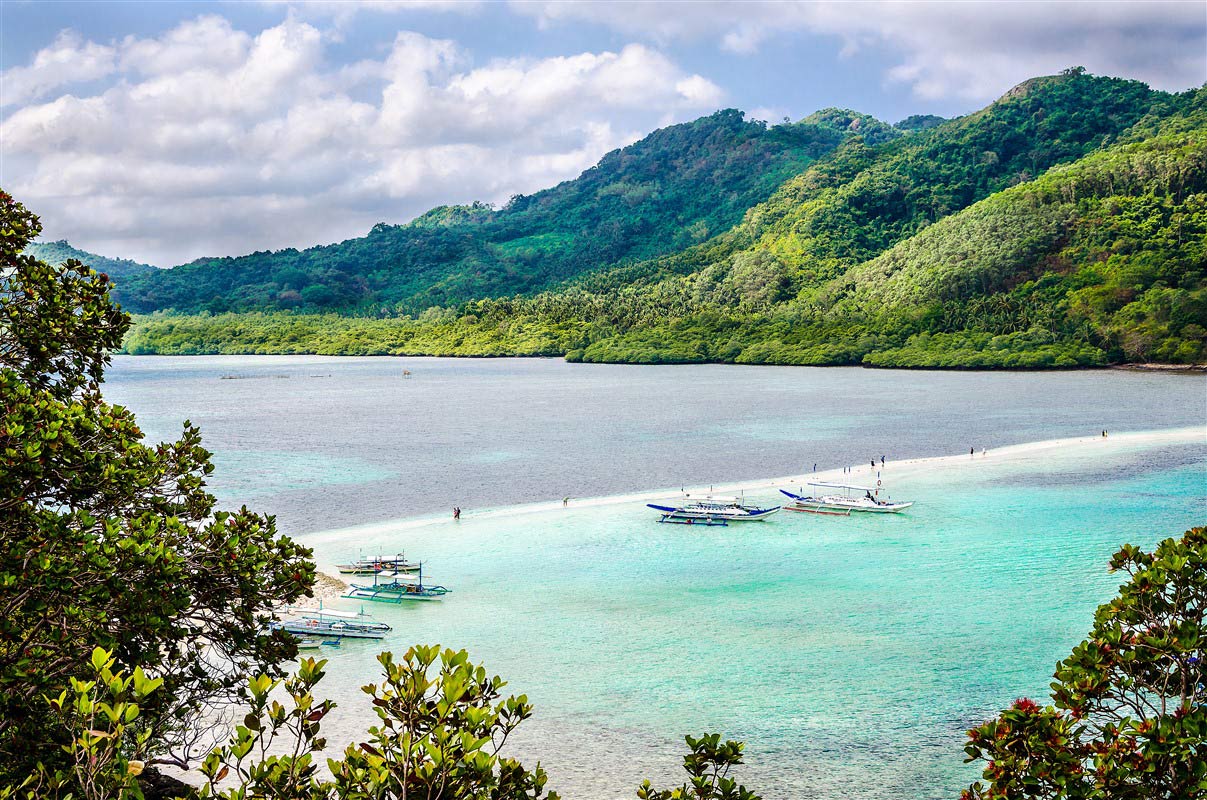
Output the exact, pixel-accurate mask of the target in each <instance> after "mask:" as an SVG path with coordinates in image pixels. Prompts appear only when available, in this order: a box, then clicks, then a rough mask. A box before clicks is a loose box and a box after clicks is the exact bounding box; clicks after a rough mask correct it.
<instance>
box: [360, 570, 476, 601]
mask: <svg viewBox="0 0 1207 800" xmlns="http://www.w3.org/2000/svg"><path fill="white" fill-rule="evenodd" d="M450 591H452V590H451V589H449V588H447V587H444V586H430V585H424V583H423V566H422V564H421V565H420V569H419V572H418V574H414V573H410V572H379V573H377V574H376V575H374V576H373V585H371V586H362V585H359V584H355V583H354V584H352V588H351V589H350V590H349V591H348V593H347V594H345V595H344V597H346V598H349V599H353V600H370V601H372V602H374V603H402V602H405V601H407V600H439V599H440V598H442V597H444V595H446V594H448V593H449V592H450Z"/></svg>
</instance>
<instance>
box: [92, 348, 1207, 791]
mask: <svg viewBox="0 0 1207 800" xmlns="http://www.w3.org/2000/svg"><path fill="white" fill-rule="evenodd" d="M400 363H402V362H399V361H398V360H393V359H379V360H368V359H353V360H348V361H337V360H331V359H328V360H321V359H275V360H274V359H215V360H204V359H198V360H185V359H145V360H143V359H125V360H123V361H121V362H119V364H118V368H117V369H115V371H114V373H113V374H112V378H111V383H110V384H108V385H107V394H108V395H109V396H110V397H111V398H116V399H120V400H122V401H123V402H126V403H127V404H129V405H131V406H132V407H133V408H134V409H135V411H136V412H137V413H138V414H139V415H140V421H141V422H143V424H144V427H145V428H146V429H147V430H149V431H151V432H152V433H153V434H160V431H162V432H163V433H162V434H160V435H170V434H171V432H172V427H173V426H174V425H175V424H176V422H177V421H178V420H179V419H181V418H183V417H185V416H190V417H192V418H193V421H194V422H201V423H202V424H203V426H204V429H205V430H206V432H207V434H208V435H207V442H208V443H209V446H210V447H211V448H212V449H215V450H216V451H218V452H219V453H225V454H226V455H224V456H222V459H223V460H220V461H219V474H218V475H217V477H216V489H217V490H218V491H219V493H220V495H221V496H223V497H224V498H229V500H230V501H232V502H233V501H236V500H237V498H239V497H240V496H241V495H243V494H246V495H247V496H248V497H251V498H252V499H253V500H254V505H255V507H257V508H260V509H263V510H267V511H272V512H274V513H278V514H279V515H280V516H281V519H282V522H283V523H284V527H285V529H286V530H289V531H290V532H292V533H296V534H298V535H299V538H301V539H302V540H303V541H304V542H306V543H308V544H310V545H312V546H313V547H314V548H315V551H316V556H317V558H318V560H319V562H320V564H321V565H330V564H334V563H336V562H338V561H340V560H342V559H345V558H349V557H354V556H355V555H357V554H358V552H366V553H372V552H379V551H380V552H385V553H393V552H397V551H399V550H405V551H406V553H407V554H408V555H409V556H411V557H413V558H422V559H423V560H424V561H425V564H426V570H427V572H428V574H429V577H430V578H431V579H432V580H433V581H434V582H438V583H444V584H446V585H448V586H450V587H452V588H453V589H454V592H453V594H451V595H449V596H448V597H447V598H446V599H445V600H444V601H442V602H439V603H429V604H416V605H414V606H411V607H404V608H396V607H391V606H387V605H372V606H371V610H372V611H373V612H374V613H375V615H376V617H377V619H379V620H382V621H386V622H389V623H390V624H391V625H393V626H394V631H393V633H392V634H391V636H390V638H389V639H387V640H386V641H385V642H384V643H382V644H377V643H356V642H347V643H345V644H344V646H343V647H342V648H341V649H339V650H334V651H330V652H329V653H327V654H326V655H327V657H329V658H330V660H331V662H332V666H331V668H330V670H329V672H330V677H329V679H328V681H327V682H326V684H325V690H326V693H327V695H328V696H331V697H333V698H334V699H336V700H337V701H338V702H339V703H340V709H339V710H338V712H337V713H336V714H335V715H334V717H333V718H330V722H329V723H325V727H326V728H327V731H328V734H329V736H330V738H331V741H332V744H333V746H334V745H335V743H337V742H342V741H346V740H349V739H351V738H353V737H355V736H357V735H359V733H360V732H361V731H363V730H364V728H365V727H366V726H367V725H368V724H370V721H371V719H372V714H371V712H370V709H369V707H368V705H367V704H366V703H365V702H364V700H363V699H362V698H363V695H361V693H360V692H359V687H360V686H361V685H362V684H364V683H366V682H369V681H370V680H373V679H374V676H375V668H376V664H375V662H374V660H373V657H374V655H375V654H376V652H377V650H378V649H380V647H381V646H385V647H389V648H394V649H397V650H403V649H405V648H406V647H407V646H408V645H409V644H412V643H415V642H439V643H442V644H446V645H452V646H455V647H464V648H467V649H469V650H470V652H471V654H472V655H473V657H474V658H475V659H477V660H479V661H482V662H484V663H486V665H487V666H488V668H489V669H490V670H491V671H492V672H495V673H497V674H500V675H502V676H504V677H505V678H506V679H508V680H509V681H510V689H511V690H512V691H514V692H517V693H519V692H524V693H527V694H528V695H529V698H530V699H531V700H532V701H533V702H534V704H535V705H536V716H535V717H534V718H533V719H532V720H530V721H529V722H527V723H525V725H524V726H523V727H522V728H521V729H520V731H519V732H517V734H516V738H515V739H514V741H513V746H514V749H513V751H512V752H513V753H514V754H516V755H518V756H520V757H522V758H524V759H525V760H530V761H532V760H536V759H537V758H539V759H540V760H541V761H542V763H543V764H544V766H545V767H546V769H547V770H548V771H549V773H550V785H551V787H552V788H555V789H557V790H558V791H560V792H562V794H563V795H564V796H566V797H568V798H580V799H582V800H608V799H610V798H620V797H632V796H633V791H634V789H635V787H636V786H637V785H638V784H639V783H640V781H641V779H642V778H645V777H650V778H652V779H655V780H656V781H659V782H664V783H670V782H672V781H678V780H680V779H681V778H680V776H681V774H682V773H681V770H680V768H679V763H680V759H681V755H682V750H683V744H682V735H683V734H685V733H698V732H701V731H704V730H716V731H720V732H722V733H723V734H725V735H726V736H730V737H734V738H739V739H743V740H745V741H746V742H747V765H746V766H745V767H743V768H742V772H741V777H742V779H743V780H744V781H745V782H746V783H747V784H748V785H750V786H751V787H752V788H757V789H758V790H759V791H761V792H762V793H763V794H764V796H766V797H768V798H810V797H818V798H873V799H876V798H932V797H933V798H954V797H957V796H958V794H959V790H960V788H961V787H963V786H965V785H966V784H967V783H968V782H969V781H971V780H972V779H974V778H975V777H976V771H975V769H970V767H969V766H968V765H964V764H963V763H962V759H963V752H962V744H963V732H964V730H966V729H967V728H968V727H970V726H972V725H975V724H977V723H979V722H981V721H983V720H984V719H986V718H987V717H989V716H991V715H992V714H993V713H994V712H995V711H996V710H997V709H999V708H1001V707H1003V706H1004V705H1006V704H1008V703H1009V702H1010V701H1011V700H1013V699H1014V698H1015V697H1018V696H1022V695H1029V696H1033V697H1042V696H1043V695H1044V693H1045V691H1046V688H1047V684H1048V682H1049V680H1050V675H1051V672H1052V669H1053V666H1054V664H1055V662H1056V661H1057V660H1058V659H1060V658H1061V657H1063V656H1064V655H1065V654H1067V652H1068V651H1069V649H1070V648H1071V647H1072V646H1073V645H1074V644H1076V643H1077V642H1078V641H1080V640H1081V638H1082V637H1083V636H1084V634H1085V632H1086V631H1087V630H1088V628H1089V626H1090V623H1091V615H1092V612H1093V609H1094V608H1095V606H1096V605H1097V604H1099V603H1101V602H1103V601H1104V600H1106V599H1107V598H1109V597H1110V595H1111V594H1112V593H1113V591H1114V589H1115V587H1116V586H1117V585H1118V583H1119V578H1118V577H1117V576H1112V575H1110V574H1108V573H1107V572H1106V567H1105V565H1106V562H1107V560H1108V559H1109V557H1110V555H1111V554H1112V553H1113V552H1114V551H1115V550H1116V549H1117V548H1118V546H1119V545H1120V544H1122V543H1123V542H1125V541H1130V542H1134V543H1136V544H1139V545H1143V546H1151V545H1152V544H1154V543H1155V542H1156V541H1158V540H1159V539H1160V538H1163V537H1165V536H1169V535H1176V534H1178V533H1180V532H1181V531H1182V530H1184V529H1185V528H1187V527H1189V526H1190V525H1192V524H1203V521H1204V520H1205V519H1207V513H1205V512H1207V484H1205V482H1207V475H1205V465H1207V442H1205V437H1204V423H1205V422H1207V410H1205V409H1204V388H1205V386H1207V382H1204V381H1203V380H1202V378H1201V377H1195V376H1153V375H1134V374H1127V373H1106V372H1101V373H1047V374H1034V375H997V374H975V373H974V374H951V373H904V374H903V373H895V372H887V371H876V372H872V371H866V370H795V369H750V370H743V369H741V368H685V369H682V370H680V369H666V370H660V371H659V370H655V371H646V370H647V368H641V367H631V368H630V367H625V368H620V367H618V368H605V369H603V370H586V371H583V372H579V371H578V367H576V366H573V365H564V364H560V363H558V362H510V361H496V362H445V361H443V360H439V359H437V360H430V361H428V360H414V361H408V362H406V363H407V364H408V365H409V368H410V369H412V371H413V372H414V373H415V378H413V379H412V380H411V381H409V382H406V386H403V385H402V384H403V383H404V382H402V381H400V380H398V379H397V376H396V374H395V373H396V372H397V370H398V369H399V364H400ZM731 369H732V371H731ZM425 370H426V371H428V372H429V374H430V378H424V377H423V373H424V371H425ZM236 371H239V372H240V374H245V375H259V376H260V378H259V379H256V378H254V377H247V378H245V379H243V380H229V381H219V380H218V378H219V376H220V375H221V374H227V373H233V372H236ZM329 373H330V374H332V376H333V377H331V378H327V377H323V378H311V377H309V376H310V375H311V374H323V375H324V376H326V375H327V374H329ZM282 374H287V375H290V376H292V377H291V378H289V379H283V378H274V377H273V376H275V375H282ZM685 387H690V391H685ZM403 392H410V393H411V394H410V395H402V394H401V393H403ZM400 398H401V399H400ZM475 399H476V401H477V403H476V405H475V404H474V401H475ZM1077 403H1080V404H1081V405H1080V410H1079V407H1078V406H1077V405H1076V404H1077ZM876 409H881V411H880V412H877V411H876ZM651 419H652V420H654V421H653V422H651V421H650V420H651ZM1089 419H1093V420H1094V423H1093V425H1090V424H1088V420H1089ZM1187 426H1194V427H1193V428H1192V429H1191V430H1189V431H1188V432H1186V433H1184V434H1182V435H1180V436H1177V437H1173V438H1169V437H1166V438H1165V439H1161V440H1149V439H1144V438H1141V437H1133V436H1126V435H1124V432H1125V431H1127V430H1151V429H1158V428H1173V427H1177V428H1186V427H1187ZM1087 427H1089V428H1091V432H1097V431H1096V430H1093V429H1100V428H1104V427H1105V428H1110V429H1111V430H1112V432H1113V435H1112V437H1111V438H1109V439H1108V440H1106V441H1102V440H1101V439H1100V438H1090V439H1088V440H1087V441H1083V442H1080V443H1076V444H1069V445H1067V446H1063V447H1055V448H1048V449H1046V450H1037V451H1035V452H1033V453H1027V452H1024V453H1016V454H1013V455H1008V454H1006V453H1002V452H1000V449H999V448H1001V447H1002V446H1003V445H1005V444H1009V443H1017V442H1025V441H1031V440H1038V439H1049V438H1055V437H1061V436H1078V435H1083V434H1085V433H1087V431H1086V430H1085V428H1087ZM969 443H971V444H975V446H976V447H977V452H978V455H977V457H976V458H968V457H967V456H965V457H963V458H960V459H955V460H951V461H948V462H943V463H942V464H941V465H940V466H937V467H933V468H928V469H923V468H921V467H919V466H917V465H911V464H907V463H902V462H903V460H904V459H905V458H907V457H913V456H924V455H937V454H946V453H952V452H967V448H968V446H969ZM982 445H983V446H987V447H989V448H990V452H989V455H988V456H987V457H981V456H980V455H979V452H980V447H981V446H982ZM885 451H887V453H888V455H889V463H888V466H887V467H886V468H885V470H884V475H883V477H884V479H885V481H886V483H887V485H888V486H889V487H890V488H891V490H892V494H893V496H894V497H896V498H910V499H915V500H917V501H918V505H916V506H915V507H914V508H912V509H910V511H909V512H907V513H906V514H904V515H900V516H895V517H860V516H853V517H850V518H830V517H818V516H813V515H792V514H787V513H783V514H780V515H778V516H777V517H775V518H774V519H772V520H771V521H768V522H766V523H753V524H749V525H746V526H731V527H729V528H707V529H689V528H687V527H685V526H672V525H659V524H657V523H656V522H655V521H654V520H655V517H654V515H653V514H652V512H650V511H648V510H647V509H645V508H644V506H643V504H642V502H640V501H636V500H629V501H623V502H614V503H608V504H601V505H585V503H586V502H587V501H581V500H576V501H575V503H573V504H572V505H571V507H570V508H568V509H562V508H554V509H552V510H548V511H542V512H539V513H501V514H498V515H494V516H483V515H479V514H478V513H477V511H478V510H479V509H482V508H486V507H504V506H507V505H509V503H510V502H512V501H515V502H518V501H540V500H550V499H560V497H561V496H563V495H565V494H572V495H573V496H575V497H576V498H579V497H588V496H592V495H606V494H617V493H621V492H627V491H633V490H643V489H650V488H654V487H658V486H662V487H667V486H678V485H680V484H681V483H688V484H691V483H696V484H701V483H709V482H711V481H714V480H715V481H717V482H718V483H719V482H721V481H725V480H736V479H746V478H755V477H763V478H767V477H771V476H775V475H780V474H791V473H797V472H801V471H804V470H807V469H808V468H810V467H811V466H812V463H811V462H812V461H814V460H816V461H818V462H820V467H821V468H823V469H825V468H827V467H835V466H838V465H840V464H843V463H847V462H850V463H855V464H860V463H862V464H865V465H866V458H867V455H868V454H871V453H874V454H876V455H879V454H880V453H881V452H885ZM861 470H862V472H864V473H866V466H865V467H863V468H861ZM855 477H856V479H857V480H862V479H865V478H866V475H862V474H860V473H857V474H856V476H855ZM692 478H694V479H695V480H692ZM448 482H452V483H455V486H454V487H453V491H449V490H448V487H447V486H445V485H444V484H445V483H448ZM564 487H572V488H564ZM747 497H748V498H751V499H754V500H767V501H771V500H773V499H775V498H776V492H775V491H774V490H773V489H771V490H768V489H765V490H761V491H755V492H747ZM458 498H467V499H464V500H462V501H461V503H460V504H461V505H463V506H465V507H467V508H468V509H470V511H471V513H470V515H469V516H467V517H466V518H465V519H463V520H461V521H460V522H459V523H453V522H451V521H447V520H446V519H444V518H443V517H444V516H445V514H446V508H447V505H449V504H450V503H451V501H454V500H456V499H458ZM555 505H556V503H555ZM435 514H439V515H440V519H439V520H438V521H434V522H430V523H424V522H423V520H422V519H420V520H418V521H417V519H416V518H420V517H424V516H425V515H426V516H429V517H430V516H432V515H435ZM347 525H360V526H362V527H354V528H346V527H344V526H347ZM343 606H344V607H354V606H348V605H347V604H346V603H344V604H343Z"/></svg>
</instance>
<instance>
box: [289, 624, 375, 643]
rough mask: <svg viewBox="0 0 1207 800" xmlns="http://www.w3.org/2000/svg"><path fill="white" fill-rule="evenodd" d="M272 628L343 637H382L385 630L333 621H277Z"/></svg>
mask: <svg viewBox="0 0 1207 800" xmlns="http://www.w3.org/2000/svg"><path fill="white" fill-rule="evenodd" d="M273 627H274V628H276V629H279V630H283V631H285V632H286V633H290V634H293V635H294V636H310V637H318V636H339V637H342V638H344V639H384V638H386V631H384V630H373V629H366V628H361V627H357V626H353V625H341V624H339V623H333V624H330V625H326V624H323V623H319V624H314V625H312V624H310V623H309V622H305V621H303V622H278V623H275V624H274V625H273Z"/></svg>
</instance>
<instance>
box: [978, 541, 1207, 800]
mask: <svg viewBox="0 0 1207 800" xmlns="http://www.w3.org/2000/svg"><path fill="white" fill-rule="evenodd" d="M1111 569H1112V570H1122V571H1123V572H1125V573H1126V574H1127V575H1128V576H1129V580H1128V581H1127V582H1126V583H1124V584H1123V585H1122V586H1121V587H1120V589H1119V594H1118V596H1117V597H1115V598H1114V599H1113V600H1111V601H1110V602H1108V603H1106V604H1104V605H1102V606H1100V607H1099V608H1098V611H1097V613H1096V614H1095V615H1094V628H1093V630H1092V631H1090V635H1089V638H1088V639H1086V640H1085V641H1084V642H1082V643H1081V644H1079V645H1077V647H1075V648H1074V649H1073V652H1072V654H1071V655H1070V656H1069V657H1068V658H1066V659H1065V660H1064V661H1062V662H1060V664H1058V665H1057V667H1056V675H1055V678H1056V680H1055V682H1053V684H1052V704H1051V705H1048V706H1043V707H1041V706H1040V705H1039V704H1038V703H1035V702H1033V701H1031V700H1028V699H1021V700H1018V701H1016V702H1015V703H1014V705H1012V706H1011V707H1010V708H1009V709H1007V710H1005V711H1003V712H1002V713H1001V715H1000V716H999V717H998V718H997V719H995V720H992V721H990V722H987V723H985V724H984V725H982V726H980V727H978V728H974V729H973V730H971V731H969V732H968V745H967V747H966V748H965V750H966V751H967V753H968V760H969V761H983V762H985V769H984V780H983V781H981V782H978V783H976V784H973V785H972V786H971V787H969V789H968V790H967V791H966V792H964V797H965V798H966V800H982V799H984V800H990V799H991V798H995V799H996V798H1002V799H1003V800H1005V799H1007V798H1008V799H1009V800H1016V799H1017V800H1023V799H1024V798H1037V799H1039V798H1042V799H1043V800H1108V799H1109V800H1189V799H1190V798H1202V797H1207V688H1205V687H1204V682H1205V681H1207V663H1205V661H1204V657H1205V656H1207V653H1205V652H1204V651H1205V649H1207V528H1193V529H1191V530H1189V531H1187V532H1186V533H1185V535H1183V536H1182V538H1181V539H1166V540H1165V541H1163V542H1161V543H1160V544H1159V545H1157V547H1156V549H1155V550H1154V551H1153V552H1152V553H1146V552H1144V551H1142V550H1140V549H1139V548H1138V547H1134V546H1132V545H1127V546H1125V547H1123V548H1122V549H1121V550H1120V551H1119V552H1118V553H1116V554H1115V556H1114V558H1112V559H1111Z"/></svg>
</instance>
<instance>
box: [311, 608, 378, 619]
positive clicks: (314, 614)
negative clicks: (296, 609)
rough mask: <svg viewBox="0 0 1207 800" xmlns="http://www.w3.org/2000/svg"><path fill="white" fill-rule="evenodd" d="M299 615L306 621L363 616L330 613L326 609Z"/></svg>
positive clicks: (352, 613) (355, 613)
mask: <svg viewBox="0 0 1207 800" xmlns="http://www.w3.org/2000/svg"><path fill="white" fill-rule="evenodd" d="M301 615H302V616H303V617H306V618H307V619H321V618H323V617H335V618H336V619H358V618H360V617H362V616H365V615H363V614H359V613H357V612H355V611H332V610H330V609H326V608H320V609H314V610H312V611H303V612H301Z"/></svg>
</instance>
